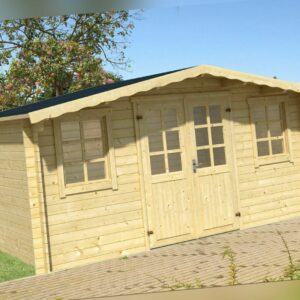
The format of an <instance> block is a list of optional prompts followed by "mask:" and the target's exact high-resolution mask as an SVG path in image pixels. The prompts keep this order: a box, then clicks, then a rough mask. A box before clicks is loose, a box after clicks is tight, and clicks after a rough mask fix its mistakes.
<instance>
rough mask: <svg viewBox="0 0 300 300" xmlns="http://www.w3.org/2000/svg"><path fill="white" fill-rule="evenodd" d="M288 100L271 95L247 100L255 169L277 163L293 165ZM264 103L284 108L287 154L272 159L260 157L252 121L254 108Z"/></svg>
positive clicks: (285, 96)
mask: <svg viewBox="0 0 300 300" xmlns="http://www.w3.org/2000/svg"><path fill="white" fill-rule="evenodd" d="M288 100H289V96H287V95H269V96H259V97H251V98H248V99H247V102H248V108H249V120H250V126H251V134H252V145H253V152H254V157H253V159H254V166H255V168H259V167H261V166H264V165H271V164H277V163H284V162H289V163H293V155H292V147H291V132H290V126H289V118H288V117H289V111H288ZM262 102H264V103H265V105H268V104H274V103H277V104H281V105H282V108H283V109H281V113H282V116H283V118H282V122H283V134H282V137H283V140H284V148H285V152H284V153H280V154H274V155H272V156H271V157H270V156H261V157H260V156H258V151H257V138H256V128H255V124H254V122H253V121H252V119H253V116H252V106H253V105H257V104H261V103H262Z"/></svg>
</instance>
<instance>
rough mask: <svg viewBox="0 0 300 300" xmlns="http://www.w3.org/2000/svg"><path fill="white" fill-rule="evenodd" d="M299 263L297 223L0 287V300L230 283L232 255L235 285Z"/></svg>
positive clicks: (272, 276) (274, 275)
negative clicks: (227, 252) (228, 254)
mask: <svg viewBox="0 0 300 300" xmlns="http://www.w3.org/2000/svg"><path fill="white" fill-rule="evenodd" d="M277 231H280V232H281V234H282V236H283V237H284V239H285V241H286V243H287V244H288V248H289V250H290V253H291V256H292V258H293V260H294V262H295V263H300V218H293V219H290V220H285V221H281V222H278V223H273V224H270V225H264V226H259V227H255V228H251V229H245V230H239V231H233V232H229V233H223V234H219V235H214V236H210V237H205V238H201V239H196V240H192V241H188V242H184V243H179V244H174V245H171V246H166V247H161V248H157V249H154V250H151V251H148V252H143V253H139V254H136V255H132V256H129V257H128V258H127V259H120V258H117V259H112V260H108V261H103V262H98V263H93V264H89V265H85V266H81V267H76V268H72V269H68V270H62V271H56V272H53V273H50V274H46V275H39V276H33V277H28V278H24V279H18V280H12V281H8V282H4V283H1V284H0V300H2V299H12V300H27V299H28V300H40V299H49V300H50V299H51V300H56V299H63V300H79V299H80V300H83V299H91V298H98V297H104V296H117V295H128V294H136V293H149V292H160V291H169V290H175V289H180V288H190V287H200V286H201V287H202V288H205V287H214V286H226V285H228V284H229V279H230V278H229V267H228V265H229V261H228V258H225V259H224V258H223V253H224V249H225V248H226V247H230V249H232V251H233V252H234V256H235V264H236V268H237V279H238V283H239V284H248V283H258V282H265V281H268V280H269V281H272V280H276V279H278V278H279V277H280V276H282V275H283V272H284V269H285V267H287V266H288V264H289V257H288V253H287V251H286V247H285V245H284V243H283V241H282V239H281V236H280V235H278V233H277Z"/></svg>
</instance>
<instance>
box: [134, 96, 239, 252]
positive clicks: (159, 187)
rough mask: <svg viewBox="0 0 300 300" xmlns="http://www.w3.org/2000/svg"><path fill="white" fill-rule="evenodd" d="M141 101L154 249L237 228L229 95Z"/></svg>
mask: <svg viewBox="0 0 300 300" xmlns="http://www.w3.org/2000/svg"><path fill="white" fill-rule="evenodd" d="M136 103H137V114H138V116H139V119H140V120H139V121H138V127H139V137H138V139H139V144H140V149H141V154H142V165H143V173H144V174H143V177H144V186H145V196H146V205H147V216H148V227H149V231H148V234H149V237H150V247H152V248H153V247H159V246H163V245H168V244H172V243H176V242H180V241H185V240H189V239H192V238H195V237H200V236H205V235H209V234H214V233H218V232H225V231H229V230H233V229H236V228H237V226H238V222H237V219H236V218H235V212H236V211H237V207H236V191H235V183H234V172H233V171H232V170H233V163H234V162H233V160H232V155H231V153H232V152H231V151H232V150H231V142H230V111H229V103H228V99H227V97H226V95H209V94H193V95H186V96H185V95H176V96H174V95H173V96H171V95H169V96H160V97H151V98H147V99H145V98H143V99H140V100H139V99H137V100H136Z"/></svg>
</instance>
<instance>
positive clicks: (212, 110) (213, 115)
mask: <svg viewBox="0 0 300 300" xmlns="http://www.w3.org/2000/svg"><path fill="white" fill-rule="evenodd" d="M209 117H210V123H211V124H216V123H222V113H221V105H210V106H209Z"/></svg>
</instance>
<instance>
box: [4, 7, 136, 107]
mask: <svg viewBox="0 0 300 300" xmlns="http://www.w3.org/2000/svg"><path fill="white" fill-rule="evenodd" d="M134 16H135V14H132V15H130V14H129V13H128V12H126V11H118V12H115V11H114V12H106V13H101V14H81V15H69V16H55V17H38V18H31V19H24V20H9V21H2V22H0V67H1V68H2V70H5V71H4V72H2V73H1V74H0V106H1V107H2V109H4V108H8V107H14V106H18V105H24V104H27V103H31V102H35V101H38V100H41V99H45V98H49V97H54V96H59V95H63V94H65V93H68V92H73V91H76V90H79V89H83V88H88V87H92V86H95V85H101V84H105V83H109V82H112V81H114V80H119V79H120V77H119V76H116V75H114V74H113V73H110V72H106V71H105V70H104V68H103V65H104V63H110V64H112V65H113V66H114V67H118V68H126V67H128V60H126V59H125V54H124V51H125V49H126V47H127V44H128V41H127V39H126V38H127V36H129V35H130V34H131V32H132V30H133V28H134V25H133V23H132V20H133V18H134Z"/></svg>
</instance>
